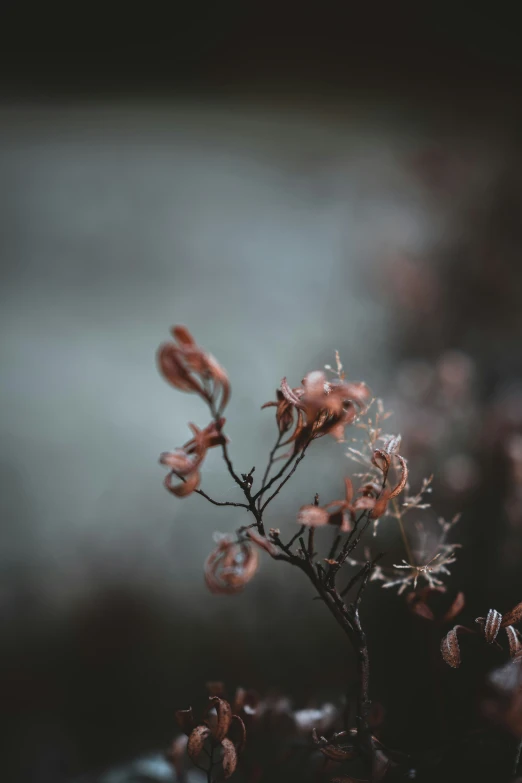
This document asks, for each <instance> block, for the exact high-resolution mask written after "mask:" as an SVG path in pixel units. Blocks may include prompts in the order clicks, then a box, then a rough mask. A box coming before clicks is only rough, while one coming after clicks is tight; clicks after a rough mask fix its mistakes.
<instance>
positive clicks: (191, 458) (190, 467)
mask: <svg viewBox="0 0 522 783" xmlns="http://www.w3.org/2000/svg"><path fill="white" fill-rule="evenodd" d="M224 425H225V419H223V418H221V419H217V420H216V421H212V422H211V423H210V424H209V425H208V426H207V427H205V429H204V430H200V429H198V427H196V425H195V424H189V427H190V429H191V430H192V433H193V436H194V437H193V438H191V439H190V440H189V441H187V443H185V445H184V446H182V447H181V448H180V449H175V450H174V451H164V452H163V453H162V454H161V455H160V458H159V461H160V463H161V464H162V465H166V466H167V467H168V468H170V473H168V474H167V476H166V477H165V480H164V485H165V487H166V488H167V489H168V490H169V492H172V494H173V495H176V496H177V497H186V496H187V495H190V494H191V493H192V492H194V490H195V489H197V487H198V486H199V483H200V481H201V476H200V473H199V467H200V465H201V463H202V462H203V460H204V459H205V456H206V454H207V451H208V449H210V448H213V447H214V446H220V445H222V444H223V443H226V442H227V438H226V436H225V435H224V434H223V433H222V429H223V427H224ZM175 476H177V477H178V478H181V483H179V484H175V485H174V486H173V485H172V479H173V477H175Z"/></svg>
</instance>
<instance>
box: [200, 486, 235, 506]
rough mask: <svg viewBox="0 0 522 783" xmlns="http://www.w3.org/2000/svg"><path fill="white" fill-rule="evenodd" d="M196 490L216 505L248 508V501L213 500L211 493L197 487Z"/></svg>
mask: <svg viewBox="0 0 522 783" xmlns="http://www.w3.org/2000/svg"><path fill="white" fill-rule="evenodd" d="M194 492H195V493H196V494H198V495H201V497H203V498H205V499H206V500H208V502H209V503H212V504H213V505H214V506H235V507H236V508H247V509H248V506H247V505H246V503H231V502H230V501H225V502H221V501H219V500H213V499H212V498H211V497H209V495H207V493H206V492H203V490H202V489H195V490H194Z"/></svg>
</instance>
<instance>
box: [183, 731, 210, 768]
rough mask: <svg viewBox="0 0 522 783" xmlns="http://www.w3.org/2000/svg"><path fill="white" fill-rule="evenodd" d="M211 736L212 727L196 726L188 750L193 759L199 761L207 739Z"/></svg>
mask: <svg viewBox="0 0 522 783" xmlns="http://www.w3.org/2000/svg"><path fill="white" fill-rule="evenodd" d="M209 736H210V729H209V727H208V726H196V728H195V729H194V731H193V732H192V734H191V735H190V737H189V740H188V745H187V751H188V754H189V756H190V758H191V759H192V761H197V759H198V757H199V755H200V753H201V751H202V750H203V745H204V744H205V740H206V739H207V738H208V737H209Z"/></svg>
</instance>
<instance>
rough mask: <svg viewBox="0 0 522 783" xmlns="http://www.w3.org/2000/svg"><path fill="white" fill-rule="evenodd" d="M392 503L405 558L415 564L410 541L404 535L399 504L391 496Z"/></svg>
mask: <svg viewBox="0 0 522 783" xmlns="http://www.w3.org/2000/svg"><path fill="white" fill-rule="evenodd" d="M392 505H393V510H394V511H395V518H396V519H397V522H398V523H399V529H400V531H401V536H402V543H403V544H404V549H405V550H406V559H407V561H408V563H410V565H415V563H414V562H413V553H412V551H411V547H410V542H409V541H408V536H407V535H406V530H405V529H404V523H403V521H402V514H401V510H400V508H399V504H398V503H397V498H393V500H392Z"/></svg>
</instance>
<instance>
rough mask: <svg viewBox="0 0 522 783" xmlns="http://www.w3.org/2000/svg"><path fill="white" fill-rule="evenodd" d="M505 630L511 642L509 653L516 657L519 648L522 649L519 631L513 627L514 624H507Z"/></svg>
mask: <svg viewBox="0 0 522 783" xmlns="http://www.w3.org/2000/svg"><path fill="white" fill-rule="evenodd" d="M505 631H506V634H507V638H508V643H509V654H510V656H511V657H512V658H514V657H515V655H516V654H517V653H518V651H519V650H521V649H522V643H521V642H520V636H519V634H518V631H516V629H515V628H513V626H512V625H507V626H506V627H505Z"/></svg>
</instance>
